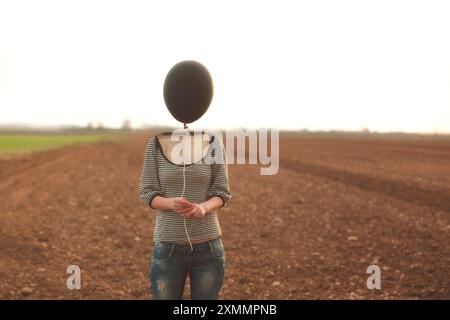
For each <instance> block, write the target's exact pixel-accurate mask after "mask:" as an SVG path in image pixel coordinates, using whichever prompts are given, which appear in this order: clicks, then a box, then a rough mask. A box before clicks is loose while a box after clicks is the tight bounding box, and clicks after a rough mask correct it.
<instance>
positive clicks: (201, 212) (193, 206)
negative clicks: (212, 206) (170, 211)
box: [173, 198, 206, 219]
mask: <svg viewBox="0 0 450 320" xmlns="http://www.w3.org/2000/svg"><path fill="white" fill-rule="evenodd" d="M173 204H174V210H175V211H176V212H178V213H179V214H181V216H183V217H185V218H196V219H200V218H203V217H204V216H205V214H206V208H205V207H204V206H203V205H201V204H198V203H195V202H189V201H188V200H186V199H185V198H175V200H174V202H173Z"/></svg>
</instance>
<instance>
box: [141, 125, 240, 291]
mask: <svg viewBox="0 0 450 320" xmlns="http://www.w3.org/2000/svg"><path fill="white" fill-rule="evenodd" d="M190 140H191V141H192V142H193V141H194V139H190ZM207 140H208V139H207ZM170 141H172V140H171V139H170V134H161V135H156V136H153V137H151V138H150V139H149V141H148V143H147V149H146V153H145V158H144V165H143V168H142V173H141V181H140V190H139V196H140V198H141V199H142V200H143V201H144V203H145V204H146V205H147V206H149V207H150V208H152V209H155V210H156V221H155V228H154V236H153V251H152V260H151V265H150V274H149V276H150V283H151V290H152V296H153V298H154V299H182V297H183V291H184V286H185V282H186V277H187V276H188V275H189V279H190V285H191V299H218V295H219V291H220V289H221V287H222V283H223V277H224V268H225V251H224V248H223V244H222V231H221V228H220V224H219V220H218V217H217V211H218V210H219V209H220V208H222V207H223V206H225V205H226V204H227V203H228V202H229V201H230V199H231V193H230V190H229V185H228V169H227V159H226V152H225V150H224V146H223V143H222V141H221V139H220V138H219V136H217V135H212V136H211V137H210V138H209V141H207V142H208V144H207V147H208V148H207V152H206V155H204V156H203V153H202V154H201V156H200V157H202V158H201V159H198V157H197V159H196V158H195V157H194V158H193V159H192V158H191V159H192V161H191V163H188V164H181V163H175V162H173V159H171V157H170V156H169V155H171V154H172V152H169V150H171V149H172V147H173V145H171V144H170ZM202 141H203V137H202ZM163 145H164V146H165V148H163ZM191 146H192V145H191ZM191 150H194V148H191ZM215 159H216V161H213V160H215ZM217 159H219V160H220V161H217ZM180 195H184V197H180Z"/></svg>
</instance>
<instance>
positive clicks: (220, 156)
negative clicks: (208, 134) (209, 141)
mask: <svg viewBox="0 0 450 320" xmlns="http://www.w3.org/2000/svg"><path fill="white" fill-rule="evenodd" d="M214 138H215V139H214V141H213V143H214V146H213V147H214V152H215V153H217V154H216V155H215V156H214V158H215V159H217V161H215V162H214V163H212V164H211V165H212V177H211V185H210V187H209V190H208V198H212V197H214V196H218V197H220V198H221V199H222V201H223V206H226V205H227V203H228V202H229V201H230V200H231V197H232V195H231V192H230V187H229V184H228V162H227V154H226V151H225V147H224V146H223V143H222V141H221V139H218V138H217V137H214Z"/></svg>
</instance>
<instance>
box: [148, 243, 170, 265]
mask: <svg viewBox="0 0 450 320" xmlns="http://www.w3.org/2000/svg"><path fill="white" fill-rule="evenodd" d="M174 249H175V244H173V243H167V242H155V243H154V244H153V251H152V257H153V259H157V260H162V261H166V260H169V258H170V257H171V256H172V254H173V250H174Z"/></svg>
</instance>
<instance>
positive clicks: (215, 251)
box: [209, 238, 225, 258]
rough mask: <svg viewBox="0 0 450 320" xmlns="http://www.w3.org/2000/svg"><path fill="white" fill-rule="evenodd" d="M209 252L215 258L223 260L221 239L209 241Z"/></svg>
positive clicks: (223, 252)
mask: <svg viewBox="0 0 450 320" xmlns="http://www.w3.org/2000/svg"><path fill="white" fill-rule="evenodd" d="M209 250H210V252H211V254H212V255H213V256H214V257H216V258H225V250H224V248H223V243H222V239H221V238H217V239H214V240H210V241H209Z"/></svg>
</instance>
